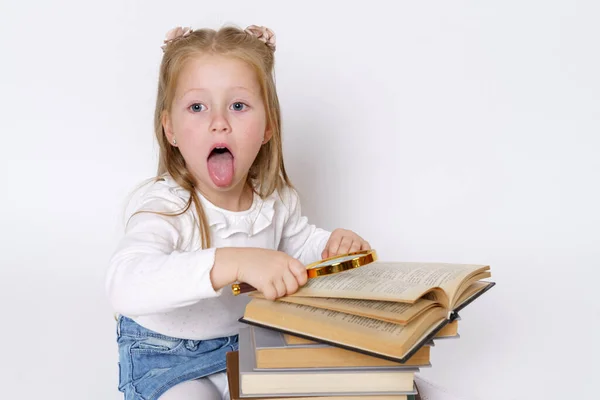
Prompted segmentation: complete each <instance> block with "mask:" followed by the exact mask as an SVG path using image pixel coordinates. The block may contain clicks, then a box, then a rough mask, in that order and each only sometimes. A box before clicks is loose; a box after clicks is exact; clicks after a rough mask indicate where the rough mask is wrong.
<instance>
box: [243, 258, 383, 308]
mask: <svg viewBox="0 0 600 400" xmlns="http://www.w3.org/2000/svg"><path fill="white" fill-rule="evenodd" d="M338 259H339V260H341V261H338V262H334V263H331V264H329V263H328V262H329V261H333V260H338ZM376 260H377V252H376V251H375V250H373V249H371V250H361V251H356V252H352V253H347V254H340V255H337V256H334V257H329V258H325V259H323V260H320V261H317V262H314V263H312V264H309V265H307V266H306V274H307V276H308V278H318V277H321V276H326V275H332V274H337V273H338V272H343V271H348V270H351V269H354V268H358V267H362V266H363V265H366V264H370V263H372V262H373V261H376ZM321 264H325V265H323V266H320V267H319V265H321ZM254 290H256V289H255V288H254V287H252V286H251V285H249V284H247V283H245V282H242V283H234V284H233V285H231V292H232V293H233V295H234V296H237V295H239V294H242V293H247V292H252V291H254Z"/></svg>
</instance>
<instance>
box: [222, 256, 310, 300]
mask: <svg viewBox="0 0 600 400" xmlns="http://www.w3.org/2000/svg"><path fill="white" fill-rule="evenodd" d="M215 267H217V268H219V269H221V270H223V269H226V270H228V271H230V272H233V271H235V272H234V273H235V277H234V279H233V281H232V280H231V279H225V281H229V282H227V283H226V284H231V283H233V282H234V281H238V282H246V283H248V284H250V285H252V286H254V287H255V288H256V290H258V291H259V292H261V293H262V294H263V296H264V297H265V298H266V299H268V300H275V299H277V298H279V297H283V296H285V295H288V294H292V293H295V292H296V291H297V290H298V287H300V286H303V285H304V284H306V280H307V275H306V267H305V266H304V265H303V264H302V263H301V262H300V261H298V260H297V259H295V258H293V257H291V256H289V255H287V254H286V253H284V252H282V251H276V250H268V249H260V248H232V247H225V248H220V249H217V252H216V257H215ZM223 267H225V268H223ZM214 269H215V268H213V270H214ZM216 275H218V271H217V272H216V273H215V276H213V277H212V278H213V286H220V285H215V278H216ZM229 276H231V275H229ZM217 280H218V278H217ZM223 286H225V285H223ZM215 289H216V288H215Z"/></svg>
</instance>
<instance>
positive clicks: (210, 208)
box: [198, 193, 275, 239]
mask: <svg viewBox="0 0 600 400" xmlns="http://www.w3.org/2000/svg"><path fill="white" fill-rule="evenodd" d="M198 196H199V197H200V201H201V202H202V206H203V208H204V212H205V213H206V217H207V219H208V224H209V225H210V227H211V230H212V231H213V232H214V233H215V234H216V235H217V236H219V237H221V238H223V239H226V238H228V237H229V236H231V235H233V234H236V233H245V234H246V235H248V236H253V235H256V234H257V233H259V232H261V231H263V230H264V229H266V228H267V227H268V226H270V225H271V224H272V223H273V216H274V215H275V207H274V205H275V196H273V195H271V196H269V197H268V198H266V199H264V200H263V199H261V197H260V196H259V195H258V194H256V193H254V197H253V200H252V205H251V206H250V208H249V209H248V210H245V211H229V210H225V209H223V208H220V207H217V206H216V205H214V204H213V203H211V202H210V201H209V200H208V199H207V198H206V197H204V196H203V195H202V194H200V193H198Z"/></svg>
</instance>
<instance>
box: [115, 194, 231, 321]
mask: <svg viewBox="0 0 600 400" xmlns="http://www.w3.org/2000/svg"><path fill="white" fill-rule="evenodd" d="M178 200H180V199H179V198H176V199H171V198H168V197H166V196H154V197H151V198H149V199H148V198H147V199H145V200H144V201H143V204H142V206H141V207H138V210H141V209H143V210H146V211H148V212H141V213H137V214H135V215H133V216H132V217H131V218H130V219H129V221H128V223H127V227H126V231H125V235H124V237H123V238H122V240H121V241H120V243H119V244H118V247H117V250H116V251H115V253H114V255H113V257H112V258H111V260H110V266H109V270H108V274H107V277H106V290H107V292H108V296H109V299H110V302H111V304H112V306H113V308H114V309H115V311H117V312H119V313H122V314H124V315H129V316H139V315H145V314H153V313H160V312H167V311H170V310H172V309H175V308H178V307H183V306H187V305H191V304H193V303H195V302H197V301H198V300H200V299H203V298H210V297H216V296H218V295H219V294H220V290H219V289H217V290H215V288H213V286H212V282H211V278H210V272H211V269H212V267H213V265H214V262H215V249H214V248H213V249H205V250H197V251H190V252H184V251H180V250H179V249H180V248H185V246H186V245H187V244H189V243H187V242H186V241H189V240H199V238H198V237H197V236H195V235H194V236H193V237H190V236H191V235H190V234H189V233H191V232H192V231H193V225H192V224H193V223H194V221H193V219H192V217H191V215H190V213H184V214H183V215H179V216H164V215H160V214H158V213H157V212H163V213H174V212H178V211H180V210H181V209H182V205H185V203H183V201H178ZM181 203H183V204H181ZM184 232H186V233H188V235H184V234H183V233H184ZM231 274H232V275H234V276H233V279H232V280H231V281H232V282H233V281H234V280H235V272H231Z"/></svg>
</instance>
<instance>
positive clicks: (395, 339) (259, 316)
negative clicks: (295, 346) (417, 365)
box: [240, 261, 494, 363]
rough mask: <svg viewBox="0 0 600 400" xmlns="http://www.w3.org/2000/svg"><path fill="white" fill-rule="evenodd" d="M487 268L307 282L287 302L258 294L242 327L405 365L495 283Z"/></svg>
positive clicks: (387, 269)
mask: <svg viewBox="0 0 600 400" xmlns="http://www.w3.org/2000/svg"><path fill="white" fill-rule="evenodd" d="M490 276H491V272H490V267H489V266H485V265H467V264H442V263H401V262H381V261H376V262H374V263H371V264H369V265H366V266H364V267H361V268H357V269H353V270H350V271H346V272H342V273H339V274H335V275H329V276H324V277H320V278H313V279H309V280H308V283H307V284H306V285H305V286H304V287H302V288H301V289H300V290H298V292H296V293H295V294H293V295H291V296H285V297H282V298H280V299H278V300H277V301H268V300H265V299H264V298H261V297H262V296H261V295H260V293H257V292H254V293H252V294H251V296H252V297H253V299H252V300H251V301H250V303H248V305H247V306H246V311H245V313H244V316H243V317H242V318H241V319H240V321H241V322H245V323H248V324H253V325H257V326H263V327H266V328H270V329H275V330H279V331H282V332H284V333H289V334H291V335H295V336H299V337H303V338H306V339H309V340H314V341H320V342H324V343H328V344H331V345H334V346H339V347H342V348H347V349H350V350H354V351H359V352H363V353H365V354H369V355H373V356H377V357H381V358H385V359H388V360H392V361H396V362H401V363H404V362H406V361H407V360H408V359H409V358H410V356H412V355H413V354H414V353H415V352H416V351H417V350H418V349H419V348H420V347H421V346H423V345H424V344H425V343H427V342H428V341H430V340H431V339H432V338H433V337H435V336H436V335H437V334H438V332H440V331H441V330H442V329H443V328H444V327H445V326H446V325H447V324H448V323H450V322H452V321H454V320H455V319H456V318H457V317H458V314H457V312H458V311H459V310H460V309H462V308H464V307H465V306H466V305H467V304H469V303H470V302H472V301H473V300H474V299H476V298H477V297H479V296H480V295H481V294H483V293H484V292H485V291H487V290H489V289H490V288H491V287H492V286H493V285H494V283H493V282H486V281H482V279H485V278H489V277H490Z"/></svg>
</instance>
